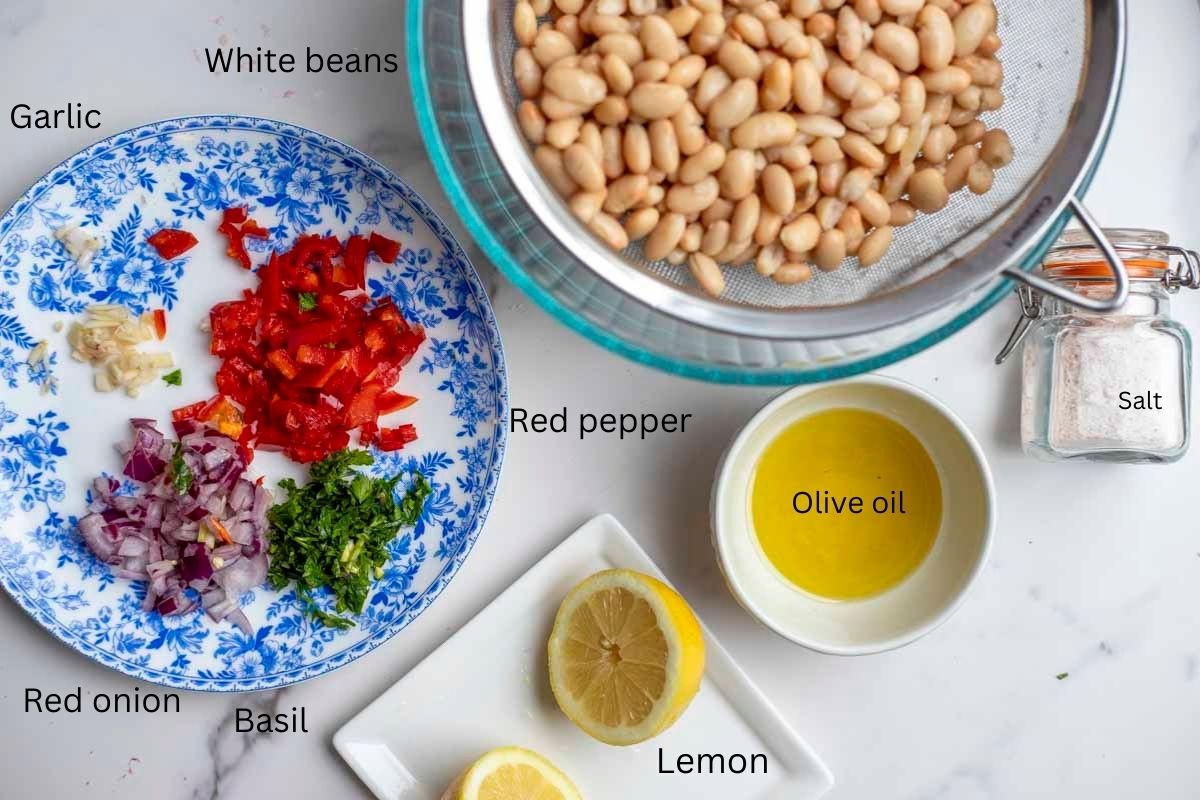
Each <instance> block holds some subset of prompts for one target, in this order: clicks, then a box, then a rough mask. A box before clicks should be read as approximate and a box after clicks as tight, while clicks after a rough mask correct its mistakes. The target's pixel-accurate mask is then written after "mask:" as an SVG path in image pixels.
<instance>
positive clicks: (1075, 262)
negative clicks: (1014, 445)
mask: <svg viewBox="0 0 1200 800" xmlns="http://www.w3.org/2000/svg"><path fill="white" fill-rule="evenodd" d="M1104 233H1105V235H1106V236H1107V238H1108V240H1109V241H1110V242H1111V243H1112V245H1113V247H1114V248H1115V250H1116V253H1117V254H1118V255H1119V256H1120V259H1121V261H1122V262H1123V263H1124V266H1125V270H1126V272H1127V273H1128V276H1129V298H1128V300H1127V301H1126V302H1125V304H1124V305H1123V306H1122V307H1120V308H1119V309H1117V310H1116V311H1109V312H1099V311H1089V310H1086V309H1083V308H1080V307H1078V306H1077V305H1074V304H1072V303H1070V302H1067V301H1066V300H1063V299H1058V298H1056V297H1052V296H1048V295H1040V294H1036V293H1034V292H1033V291H1031V290H1029V289H1027V288H1022V289H1021V290H1020V295H1021V299H1022V307H1023V311H1024V317H1025V320H1024V322H1025V324H1026V325H1027V326H1028V330H1027V331H1025V335H1024V346H1023V353H1022V370H1021V439H1022V444H1023V446H1024V449H1025V451H1026V452H1027V453H1029V454H1030V455H1033V456H1035V457H1038V458H1041V459H1043V460H1048V461H1066V460H1083V461H1114V462H1123V463H1170V462H1174V461H1177V460H1179V459H1180V458H1182V457H1183V455H1184V454H1185V453H1186V452H1187V449H1188V443H1189V441H1190V438H1191V413H1190V410H1191V364H1192V352H1191V351H1192V344H1191V337H1190V336H1189V335H1188V332H1187V329H1186V328H1184V326H1183V325H1181V324H1180V323H1179V322H1177V321H1175V320H1174V319H1172V318H1171V295H1172V294H1173V293H1175V292H1177V291H1178V290H1179V289H1180V288H1181V287H1184V286H1187V287H1189V288H1200V258H1197V256H1196V254H1195V253H1194V252H1192V251H1188V250H1183V249H1182V248H1178V247H1173V246H1171V245H1170V243H1169V242H1170V238H1169V237H1168V236H1167V235H1166V234H1164V233H1160V232H1158V231H1147V230H1132V229H1116V230H1106V231H1105V232H1104ZM1173 261H1174V262H1175V265H1174V266H1173ZM1042 276H1043V277H1044V278H1046V279H1048V280H1049V281H1051V282H1052V283H1053V284H1057V285H1059V286H1062V287H1063V288H1065V289H1068V290H1070V291H1073V292H1074V293H1076V294H1077V295H1081V296H1082V297H1084V298H1107V297H1111V296H1112V295H1113V292H1114V286H1115V279H1114V275H1113V272H1112V270H1111V268H1110V267H1109V264H1108V262H1107V261H1106V260H1105V256H1104V254H1103V252H1102V251H1101V249H1100V248H1099V247H1098V246H1097V245H1096V244H1095V243H1094V242H1093V240H1092V239H1091V238H1090V237H1089V235H1088V234H1086V233H1085V232H1083V231H1068V232H1067V233H1066V234H1064V235H1063V236H1062V237H1061V238H1060V239H1059V240H1058V242H1057V243H1056V244H1055V245H1054V247H1052V248H1051V250H1050V252H1049V254H1048V255H1047V257H1046V259H1045V261H1044V263H1043V265H1042ZM1015 336H1016V337H1017V338H1014V339H1013V340H1010V346H1009V347H1008V348H1006V350H1008V349H1011V348H1012V346H1014V345H1015V343H1016V341H1017V340H1018V339H1019V334H1015Z"/></svg>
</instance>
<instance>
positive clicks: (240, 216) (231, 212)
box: [221, 206, 248, 224]
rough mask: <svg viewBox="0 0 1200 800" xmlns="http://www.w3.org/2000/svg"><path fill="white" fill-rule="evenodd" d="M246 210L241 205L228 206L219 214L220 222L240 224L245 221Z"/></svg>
mask: <svg viewBox="0 0 1200 800" xmlns="http://www.w3.org/2000/svg"><path fill="white" fill-rule="evenodd" d="M247 214H248V212H247V211H246V209H245V208H243V207H242V206H230V207H229V208H227V209H225V211H224V212H222V214H221V222H222V223H233V224H241V223H243V222H245V221H246V215H247Z"/></svg>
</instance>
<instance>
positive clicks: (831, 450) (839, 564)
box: [750, 408, 942, 600]
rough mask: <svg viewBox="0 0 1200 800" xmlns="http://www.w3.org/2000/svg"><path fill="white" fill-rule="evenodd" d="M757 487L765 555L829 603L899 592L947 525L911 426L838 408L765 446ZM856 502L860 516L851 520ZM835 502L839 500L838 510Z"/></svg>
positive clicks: (929, 464)
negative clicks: (852, 504)
mask: <svg viewBox="0 0 1200 800" xmlns="http://www.w3.org/2000/svg"><path fill="white" fill-rule="evenodd" d="M751 480H752V484H751V492H750V513H751V519H752V523H753V527H754V533H755V536H756V537H757V539H758V542H759V544H760V546H761V547H762V551H763V553H764V554H765V555H766V557H767V559H768V560H769V561H770V562H771V564H772V565H774V567H775V569H776V570H777V571H778V572H779V573H780V574H782V575H783V577H784V578H786V579H787V580H788V581H790V582H791V583H792V584H794V585H795V586H797V587H799V588H800V589H802V590H804V591H806V592H809V593H811V594H814V595H817V596H819V597H824V598H826V599H830V600H856V599H862V598H865V597H870V596H872V595H876V594H880V593H881V592H885V591H887V590H888V589H890V588H892V587H894V586H896V585H898V584H899V583H901V582H902V581H903V580H904V579H905V578H907V577H908V576H909V575H910V574H912V572H913V571H915V570H916V569H917V567H918V566H920V564H921V562H922V561H924V560H925V556H926V555H928V554H929V551H930V549H931V548H932V547H933V543H934V540H935V539H936V538H937V534H938V529H939V528H940V527H941V520H942V486H941V481H940V480H939V479H938V474H937V468H936V467H935V466H934V463H933V459H931V458H930V457H929V453H928V452H926V450H925V447H924V446H923V445H922V444H921V442H920V440H918V439H917V437H916V436H914V435H913V434H912V433H911V432H910V431H909V430H908V429H906V428H905V427H904V426H902V425H900V424H899V423H898V422H896V421H894V420H892V419H890V418H889V417H886V416H884V415H882V414H878V413H875V412H872V411H863V410H861V409H851V408H840V409H833V410H829V411H822V412H818V413H816V414H813V415H811V416H808V417H805V418H804V419H801V420H799V421H797V422H796V423H794V424H793V425H791V426H790V427H788V428H787V429H786V430H784V431H783V432H782V433H781V434H780V435H779V436H778V437H777V438H776V439H774V440H773V441H772V442H771V443H770V444H769V445H767V448H766V450H764V451H763V454H762V456H761V457H760V459H759V461H758V464H757V465H756V466H755V470H754V474H753V477H752V479H751ZM800 493H807V497H805V496H803V495H802V496H801V497H800V498H799V499H797V495H798V494H800ZM855 497H857V498H860V502H861V503H862V510H861V513H851V510H850V506H849V503H850V502H851V500H852V498H855ZM901 498H903V506H901V505H900V503H899V501H900V499H901ZM834 503H843V505H842V508H841V510H840V511H838V510H836V509H835V508H833V504H834ZM797 508H799V509H805V510H806V513H803V514H802V513H799V512H798V510H797ZM880 512H882V513H880Z"/></svg>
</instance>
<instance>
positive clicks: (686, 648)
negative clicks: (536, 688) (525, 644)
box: [549, 569, 704, 745]
mask: <svg viewBox="0 0 1200 800" xmlns="http://www.w3.org/2000/svg"><path fill="white" fill-rule="evenodd" d="M549 651H550V687H551V688H552V689H553V690H554V697H555V699H557V700H558V706H559V708H561V709H562V711H563V713H564V714H566V715H567V717H568V718H569V719H570V720H571V721H572V722H574V723H575V724H576V725H578V726H579V727H580V728H582V729H583V731H584V732H585V733H587V734H588V735H589V736H592V737H593V738H595V739H599V740H600V741H602V742H604V743H605V744H611V745H631V744H637V743H638V742H644V741H646V740H647V739H650V738H652V737H654V736H657V735H658V734H660V733H662V732H663V731H665V730H666V729H667V728H669V727H671V725H672V724H674V723H675V721H676V720H677V719H679V716H680V715H681V714H683V712H684V709H686V708H687V706H688V704H689V703H690V702H692V698H693V697H695V696H696V692H697V691H698V690H699V689H700V680H701V678H702V677H703V675H704V634H703V633H702V632H701V630H700V623H699V622H698V621H697V620H696V615H695V614H693V613H692V610H691V609H690V608H688V605H687V603H686V602H684V599H683V598H682V597H680V596H679V594H678V593H677V592H676V591H675V590H674V589H672V588H671V587H670V586H667V585H666V584H665V583H663V582H661V581H658V580H655V579H654V578H651V577H650V576H648V575H642V574H640V573H637V572H632V571H630V570H623V569H614V570H607V571H605V572H599V573H597V574H595V575H593V576H592V577H590V578H588V579H587V580H585V581H583V582H582V583H580V584H579V585H578V586H576V587H575V588H574V589H572V590H571V593H570V594H568V595H567V598H566V599H565V600H563V603H562V606H560V607H559V609H558V616H557V617H556V618H555V620H554V630H553V632H552V633H551V634H550V644H549Z"/></svg>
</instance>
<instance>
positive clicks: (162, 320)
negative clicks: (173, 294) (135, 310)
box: [152, 308, 167, 342]
mask: <svg viewBox="0 0 1200 800" xmlns="http://www.w3.org/2000/svg"><path fill="white" fill-rule="evenodd" d="M152 316H153V317H154V335H155V336H157V337H158V340H159V341H160V342H161V341H162V340H163V339H165V338H167V312H166V311H163V310H162V309H161V308H156V309H154V314H153V315H152Z"/></svg>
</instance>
